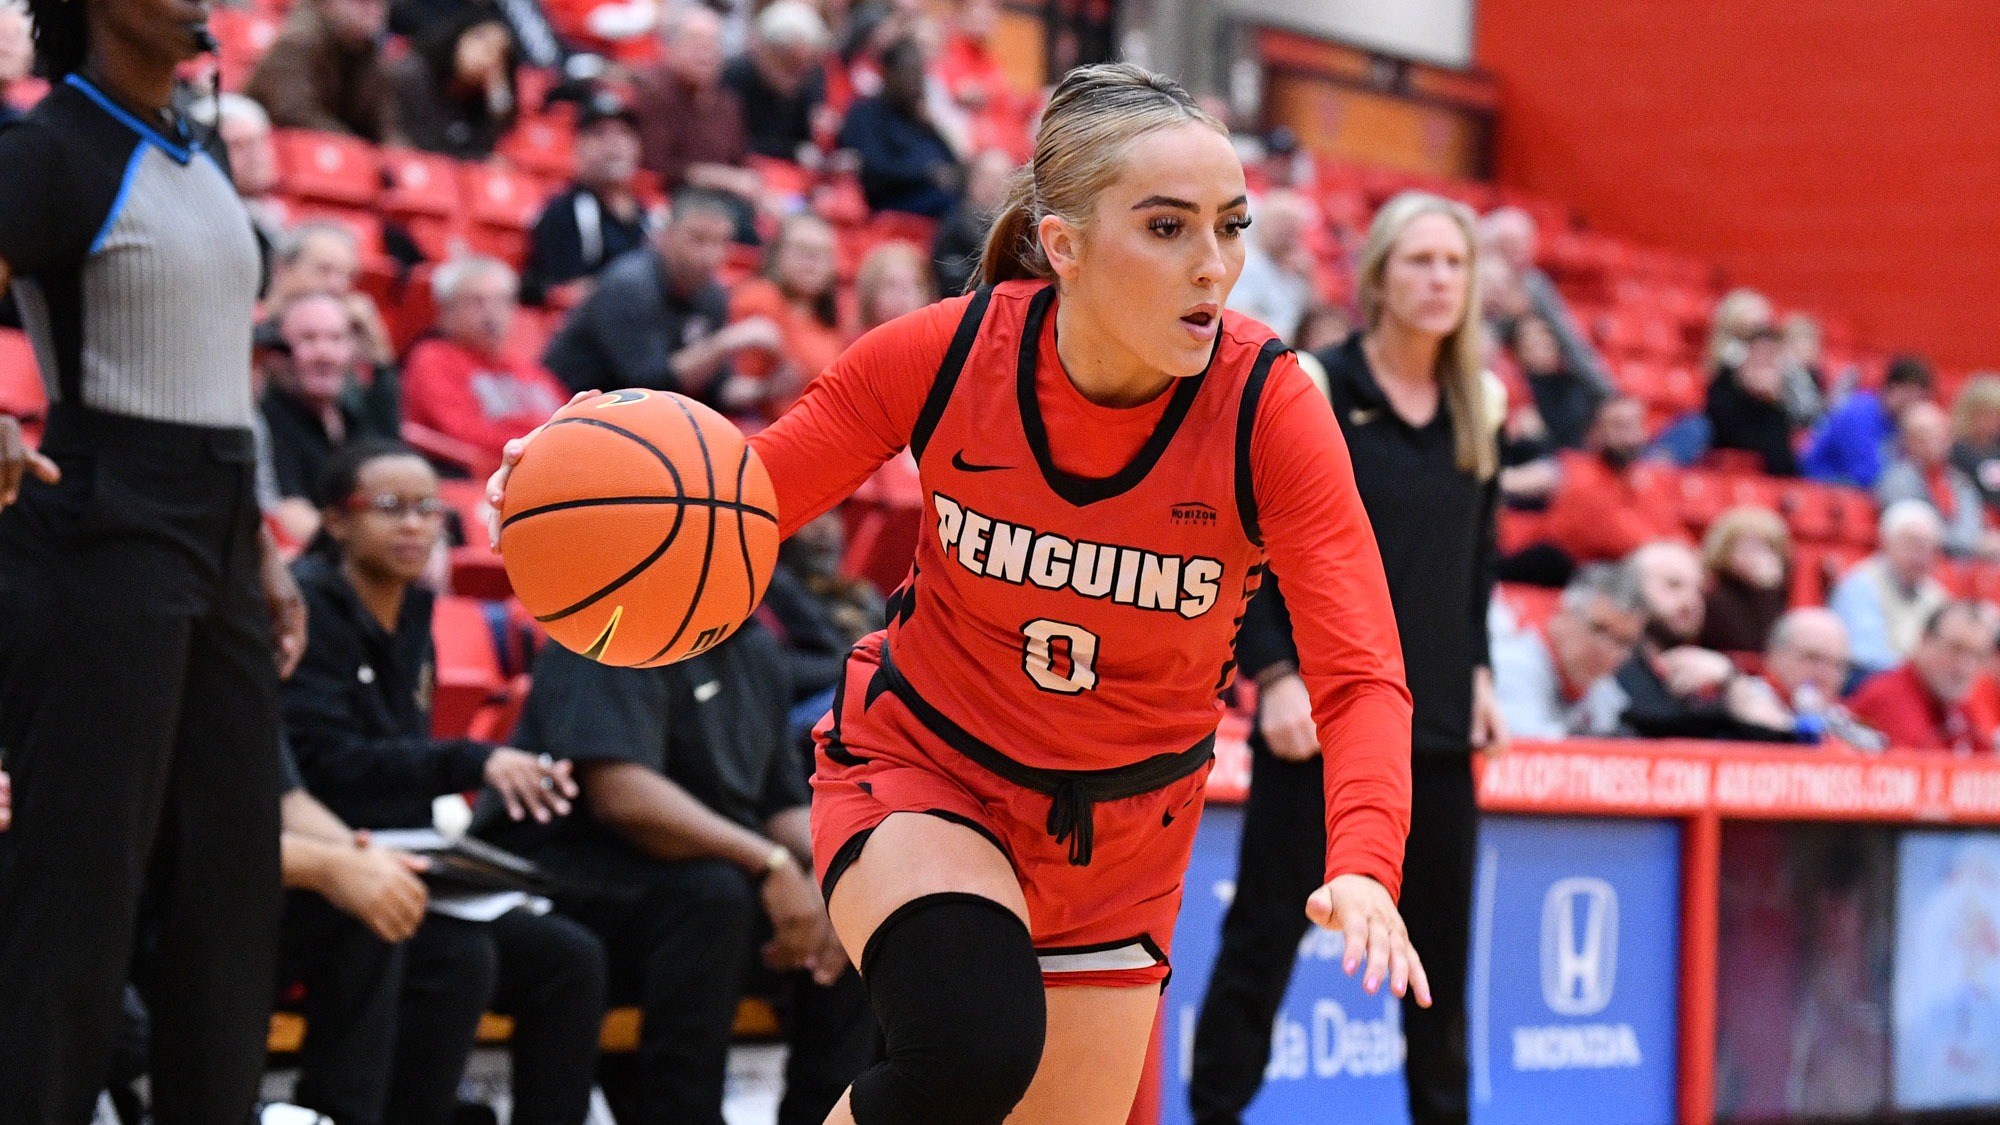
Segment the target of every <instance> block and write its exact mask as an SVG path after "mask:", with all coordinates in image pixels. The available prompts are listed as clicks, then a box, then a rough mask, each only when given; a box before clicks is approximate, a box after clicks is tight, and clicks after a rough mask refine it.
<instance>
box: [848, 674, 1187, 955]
mask: <svg viewBox="0 0 2000 1125" xmlns="http://www.w3.org/2000/svg"><path fill="white" fill-rule="evenodd" d="M878 668H879V664H878V663H877V656H876V650H875V648H874V646H873V642H872V641H868V642H864V647H863V648H862V649H857V650H856V652H855V653H854V654H853V655H852V656H850V657H849V658H848V660H847V666H846V668H845V670H844V673H843V675H844V676H845V683H843V684H842V685H841V690H840V691H839V692H838V693H837V694H836V696H835V702H834V706H835V711H834V712H833V713H831V714H829V715H828V716H827V717H826V718H824V719H822V720H821V721H820V724H819V727H818V729H816V730H815V731H814V732H813V737H814V742H815V743H816V752H815V757H816V761H817V769H816V770H815V771H814V775H813V804H812V836H813V858H814V866H815V867H816V869H817V872H818V875H819V879H820V883H821V886H823V887H825V888H826V890H827V893H828V895H829V896H830V895H831V894H832V893H833V888H834V886H835V884H836V883H837V881H838V880H839V878H840V876H841V875H842V874H843V873H844V872H845V871H846V869H847V867H848V865H850V864H852V863H853V862H854V860H855V859H857V858H858V857H859V856H860V854H861V849H862V847H863V845H864V844H865V843H866V841H867V838H868V834H869V833H870V832H872V831H874V829H875V828H876V826H877V825H879V824H881V823H882V821H883V820H885V819H887V818H888V816H889V815H890V814H891V813H900V812H908V813H928V814H930V815H933V816H938V817H942V818H944V819H946V820H950V821H953V822H956V823H959V824H963V825H965V826H967V827H969V828H971V829H973V830H974V831H977V832H979V833H980V834H981V835H983V836H985V837H986V838H987V839H988V840H990V841H992V842H993V845H994V846H995V847H997V848H999V849H1000V852H1001V854H1002V855H1005V856H1006V857H1007V860H1008V862H1009V863H1011V864H1012V865H1013V868H1014V874H1015V876H1016V877H1017V878H1018V879H1019V880H1020V881H1021V889H1022V891H1023V892H1024V893H1025V895H1026V897H1027V902H1028V920H1029V931H1030V933H1031V934H1032V936H1033V939H1034V943H1035V951H1036V953H1037V954H1038V955H1039V956H1040V958H1041V962H1042V979H1043V981H1044V982H1045V983H1046V984H1047V985H1049V986H1051V987H1059V986H1064V985H1071V986H1079V985H1090V986H1096V987H1112V988H1116V987H1129V986H1138V985H1155V986H1160V985H1164V983H1165V981H1166V979H1167V975H1168V970H1169V964H1168V954H1169V952H1170V950H1171V946H1172V943H1173V932H1174V919H1175V917H1176V916H1177V915H1178V914H1179V913H1180V905H1181V883H1182V879H1183V877H1184V876H1185V875H1186V873H1187V865H1188V856H1189V853H1190V851H1191V850H1192V849H1193V847H1194V833H1195V828H1196V826H1197V824H1198V823H1199V822H1200V820H1201V806H1202V792H1203V788H1204V786H1205V785H1206V783H1207V780H1208V767H1206V766H1204V767H1203V768H1201V769H1200V770H1198V771H1196V772H1195V773H1192V774H1190V775H1188V776H1187V777H1184V778H1182V779H1181V780H1179V781H1176V782H1173V783H1171V784H1169V785H1167V786H1165V787H1164V788H1161V789H1156V790H1154V791H1152V792H1149V793H1143V794H1140V795H1139V796H1136V797H1128V798H1125V799H1122V800H1115V801H1103V802H1100V803H1098V804H1097V805H1096V807H1095V814H1094V815H1095V817H1096V823H1095V842H1094V847H1093V849H1092V855H1091V861H1090V863H1089V864H1088V865H1087V866H1081V867H1078V866H1072V865H1071V864H1070V861H1069V851H1070V849H1069V846H1068V845H1067V844H1062V843H1057V842H1056V840H1055V839H1054V838H1053V837H1051V836H1050V834H1049V830H1048V821H1049V804H1050V798H1049V797H1047V796H1045V795H1043V794H1042V793H1039V792H1036V791H1035V790H1033V789H1027V788H1023V787H1021V786H1019V785H1015V784H1013V783H1011V782H1008V781H1006V780H1003V779H1002V778H1000V777H998V776H997V775H995V774H993V773H990V772H988V771H987V770H985V769H984V768H982V767H980V766H979V765H977V764H976V763H974V762H973V761H972V760H971V759H969V758H967V757H965V756H964V755H963V754H961V753H959V752H958V751H956V750H954V749H953V748H952V747H951V746H949V745H947V744H946V743H945V742H944V741H943V740H942V739H941V738H939V737H938V736H937V735H935V734H933V733H932V732H931V731H930V730H929V729H928V728H926V727H925V726H924V725H923V724H922V723H921V722H919V721H918V720H917V718H916V717H915V716H914V715H912V714H911V712H910V710H909V708H908V707H907V706H905V705H904V704H903V702H902V701H901V700H899V699H898V698H897V697H896V695H895V694H894V693H892V692H888V691H880V692H874V693H871V692H870V691H869V684H870V681H871V680H872V679H873V678H874V676H875V674H876V672H877V669H878ZM871 694H873V696H874V698H873V699H872V701H871V700H870V698H869V697H870V695H871ZM836 723H837V725H838V740H837V741H835V740H834V739H832V738H831V737H830V733H831V732H832V731H834V729H835V727H836Z"/></svg>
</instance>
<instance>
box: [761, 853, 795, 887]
mask: <svg viewBox="0 0 2000 1125" xmlns="http://www.w3.org/2000/svg"><path fill="white" fill-rule="evenodd" d="M797 862H798V861H797V860H794V859H793V858H792V849H790V848H788V847H786V846H785V845H783V844H772V845H771V854H770V855H769V856H767V857H765V859H764V870H763V872H762V873H761V874H759V875H758V877H757V880H758V882H763V881H764V880H765V879H769V878H770V877H771V876H773V875H776V874H777V873H778V872H780V871H783V870H784V869H785V868H787V867H790V866H792V865H793V864H795V863H797Z"/></svg>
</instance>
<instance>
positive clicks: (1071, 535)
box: [750, 281, 1410, 892]
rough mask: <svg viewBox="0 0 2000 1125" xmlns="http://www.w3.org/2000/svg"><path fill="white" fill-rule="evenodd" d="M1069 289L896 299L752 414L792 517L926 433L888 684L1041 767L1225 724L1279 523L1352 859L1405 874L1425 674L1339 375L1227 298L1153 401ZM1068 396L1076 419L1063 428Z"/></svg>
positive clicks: (961, 730)
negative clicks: (1185, 369)
mask: <svg viewBox="0 0 2000 1125" xmlns="http://www.w3.org/2000/svg"><path fill="white" fill-rule="evenodd" d="M1056 302H1057V297H1056V291H1055V289H1054V287H1052V286H1050V285H1048V284H1046V283H1044V282H1038V281H1019V282H1008V283H1004V284H1001V285H999V286H996V287H995V288H993V289H992V290H991V291H990V292H988V293H982V294H980V295H976V296H973V297H970V298H956V299H953V300H950V301H946V302H943V303H941V304H938V305H933V306H931V307H929V308H927V309H924V310H922V311H920V312H917V313H912V314H910V315H909V316H906V317H902V318H899V319H898V320H895V321H892V322H890V323H888V324H886V325H883V326H881V327H879V328H877V329H875V330H873V331H872V332H870V333H869V334H868V335H867V336H864V337H863V338H862V339H861V340H860V341H859V342H857V343H856V344H855V345H854V346H853V347H852V348H850V349H849V350H848V351H847V352H846V353H845V354H844V355H842V357H841V358H840V360H839V361H838V362H836V363H835V364H834V366H833V367H832V368H830V369H828V371H827V372H826V373H825V374H824V375H822V376H821V377H820V378H818V379H816V380H814V381H813V383H812V384H811V385H810V386H808V388H807V390H806V393H805V394H804V396H803V397H802V398H801V399H800V401H799V402H798V403H797V404H796V405H795V406H794V407H793V408H792V409H791V410H790V411H788V412H787V413H786V414H785V415H784V416H783V417H781V418H779V419H778V420H777V421H776V422H775V423H773V424H772V426H771V427H770V428H769V429H767V430H765V431H763V432H761V433H758V434H756V435H753V436H752V437H751V439H750V442H751V445H752V447H753V448H755V449H756V450H757V452H758V454H759V455H760V457H761V458H762V460H763V461H764V465H765V467H766V469H767V470H769V472H770V475H771V481H772V485H773V487H774V488H775V489H776V491H777V495H778V505H779V516H780V529H781V531H782V532H783V533H784V534H786V535H790V534H791V533H793V532H795V531H797V530H798V529H799V528H800V527H802V526H803V525H804V524H806V523H807V522H809V521H811V520H812V519H813V518H815V517H816V516H818V515H819V514H820V513H822V512H824V511H826V510H828V509H829V508H831V507H832V506H833V505H834V504H835V503H837V502H838V501H840V500H841V499H843V498H845V497H846V496H848V495H849V494H851V493H852V492H853V491H854V489H855V488H856V487H857V486H858V485H859V484H860V483H861V482H862V481H863V480H864V479H866V478H867V476H868V475H869V474H870V473H872V472H874V471H875V470H876V469H877V468H878V467H879V466H880V465H881V464H882V463H883V462H884V461H887V460H888V459H889V458H891V457H893V456H895V455H896V453H897V452H898V451H900V450H901V449H903V448H904V447H905V446H907V447H908V448H909V449H910V451H911V452H912V453H913V454H914V455H915V456H916V457H917V460H918V467H919V470H920V472H919V476H920V479H921V483H922V493H923V498H924V509H923V515H922V519H923V526H922V529H921V534H920V535H919V541H918V547H917V552H916V559H915V565H914V566H913V567H912V570H911V573H910V577H909V579H908V580H907V581H906V582H905V583H904V584H903V586H902V587H901V588H899V589H898V590H897V591H896V593H895V595H894V596H893V597H892V598H891V600H890V607H889V608H890V623H889V628H888V631H887V647H888V649H889V651H890V652H891V653H892V654H893V663H894V667H895V670H896V672H898V673H900V676H891V677H888V679H887V681H886V682H884V681H882V680H880V679H877V680H873V681H871V687H870V690H871V691H873V690H875V689H876V685H878V684H880V685H881V686H883V687H885V688H895V690H896V691H897V694H898V696H899V697H902V698H904V701H905V702H906V703H907V702H909V700H910V699H911V698H914V699H916V700H917V704H916V705H913V706H912V707H911V710H912V711H915V712H917V713H918V715H919V717H920V718H922V721H923V722H924V724H925V725H926V726H928V727H931V728H932V730H933V731H934V732H941V733H942V728H957V734H959V735H964V736H970V739H971V740H976V741H977V742H978V743H983V744H984V745H985V746H986V747H990V748H991V749H993V750H997V751H998V752H1000V753H1001V754H1003V755H1005V756H1006V757H1008V758H1012V759H1014V761H1015V762H1017V763H1020V764H1022V765H1026V766H1031V767H1037V768H1042V769H1061V770H1105V769H1111V768H1115V767H1120V766H1128V765H1132V764H1133V763H1136V762H1139V761H1141V760H1143V759H1147V758H1153V757H1157V756H1160V755H1169V754H1180V753H1181V752H1182V751H1188V750H1190V749H1191V748H1194V747H1195V746H1196V744H1197V743H1200V742H1201V741H1203V740H1204V739H1207V738H1210V737H1212V736H1213V734H1214V732H1215V728H1216V723H1217V720H1218V718H1219V714H1220V704H1219V702H1218V700H1217V693H1218V691H1219V690H1220V689H1221V688H1222V687H1223V686H1225V685H1226V684H1227V683H1228V682H1229V679H1230V676H1231V674H1232V672H1233V664H1232V658H1233V645H1234V639H1235V633H1236V629H1237V625H1238V622H1239V620H1240V618H1241V616H1242V614H1243V609H1244V606H1245V603H1246V602H1247V601H1248V597H1249V594H1250V593H1251V592H1252V591H1254V590H1255V589H1256V587H1257V585H1258V584H1259V582H1260V580H1261V578H1262V574H1263V567H1264V558H1265V549H1264V545H1265V544H1266V543H1268V544H1269V548H1270V553H1271V557H1272V560H1273V562H1274V564H1275V565H1276V567H1277V569H1278V570H1279V572H1280V573H1282V574H1285V575H1286V576H1287V588H1286V596H1287V601H1288V602H1289V603H1290V604H1291V607H1292V622H1293V629H1294V635H1295V639H1296V642H1297V648H1298V652H1299V664H1300V671H1301V674H1302V676H1303V677H1304V679H1305V683H1306V686H1307V689H1308V691H1309V692H1310V694H1311V696H1312V700H1313V713H1314V719H1315V722H1316V725H1317V727H1318V729H1319V733H1320V740H1321V745H1322V746H1323V747H1324V748H1325V750H1326V754H1325V767H1326V786H1327V821H1328V824H1327V827H1328V872H1329V877H1331V875H1333V874H1338V873H1340V872H1342V871H1360V872H1364V873H1366V874H1369V875H1371V876H1373V877H1375V878H1377V879H1379V880H1381V881H1382V882H1383V884H1384V885H1385V886H1388V887H1389V888H1390V889H1391V891H1392V892H1393V891H1394V890H1395V888H1396V886H1397V885H1398V881H1399V879H1398V876H1399V874H1400V867H1401V859H1402V843H1403V837H1404V835H1405V834H1406V833H1407V831H1408V826H1409V825H1408V817H1407V809H1408V807H1409V745H1410V743H1409V710H1410V704H1409V694H1408V692H1407V690H1406V689H1405V688H1404V687H1403V675H1402V661H1401V646H1400V643H1399V642H1398V640H1397V638H1396V631H1395V618H1394V616H1393V613H1392V610H1391V608H1390V605H1389V599H1388V588H1387V584H1386V582H1385V581H1384V580H1383V577H1382V566H1381V561H1380V558H1379V556H1378V555H1377V554H1376V550H1375V543H1374V536H1373V533H1372V532H1371V530H1370V528H1369V526H1368V521H1367V513H1366V511H1365V510H1364V509H1363V508H1362V506H1361V502H1360V498H1359V495H1358V494H1357V493H1356V492H1355V489H1354V480H1353V471H1352V469H1351V467H1350V466H1349V465H1348V463H1347V457H1346V451H1345V448H1344V443H1343V442H1342V441H1341V438H1340V430H1339V427H1338V424H1337V423H1336V422H1335V421H1334V419H1333V417H1332V413H1331V408H1330V407H1329V406H1328V405H1327V401H1326V397H1325V396H1324V395H1323V394H1321V393H1320V392H1319V391H1317V390H1315V389H1314V388H1313V387H1312V385H1311V383H1310V382H1309V381H1308V380H1307V379H1306V377H1305V375H1304V373H1303V372H1302V371H1301V370H1299V368H1298V366H1297V363H1296V361H1295V360H1293V359H1292V358H1291V357H1290V356H1289V354H1288V353H1287V352H1286V350H1285V348H1284V347H1283V345H1282V344H1281V343H1280V342H1279V341H1277V340H1275V339H1273V338H1272V336H1271V333H1270V331H1269V330H1268V329H1266V328H1264V327H1263V326H1262V325H1260V324H1258V323H1257V322H1255V321H1253V320H1250V319H1248V318H1244V317H1240V316H1237V315H1236V314H1233V313H1226V312H1225V313H1224V315H1223V320H1222V324H1221V328H1220V331H1219V332H1218V336H1217V341H1216V346H1215V351H1214V354H1213V356H1212V358H1211V360H1210V363H1209V366H1208V368H1207V369H1206V370H1205V371H1203V372H1202V373H1201V374H1200V375H1198V376H1194V377H1190V378H1187V379H1182V380H1177V381H1176V382H1175V383H1174V385H1173V386H1171V387H1170V388H1169V389H1168V390H1167V391H1166V392H1165V397H1164V399H1163V400H1162V399H1156V400H1155V401H1154V403H1151V404H1148V405H1147V406H1145V407H1141V408H1135V409H1134V410H1131V411H1112V410H1108V408H1104V407H1099V406H1094V405H1091V404H1089V403H1087V402H1085V401H1084V400H1082V398H1081V396H1080V395H1078V394H1077V393H1076V391H1075V388H1074V387H1073V386H1070V385H1069V384H1068V380H1067V377H1066V376H1065V375H1064V373H1063V372H1062V371H1061V370H1060V369H1059V366H1057V365H1059V360H1058V358H1057V356H1056V349H1055V345H1054V341H1053V325H1051V324H1050V323H1049V320H1050V318H1051V317H1052V316H1053V315H1054V312H1053V310H1054V307H1055V305H1056ZM982 305H983V306H984V307H983V308H982V307H981V306H982ZM1040 364H1047V365H1050V366H1051V368H1052V369H1046V370H1043V371H1042V372H1041V375H1040V379H1039V381H1038V379H1037V365H1040ZM1044 395H1046V396H1051V397H1046V398H1045V397H1042V396H1044ZM1045 412H1046V414H1047V415H1048V416H1049V417H1052V418H1057V419H1067V421H1064V422H1062V423H1061V424H1059V425H1058V426H1057V428H1056V429H1055V430H1054V431H1053V432H1051V431H1050V429H1049V427H1048V425H1047V424H1046V423H1045V421H1044V415H1045ZM1154 417H1156V418H1157V419H1158V420H1157V422H1154V423H1152V428H1151V431H1150V433H1149V434H1148V433H1146V432H1145V430H1144V427H1145V425H1146V423H1147V419H1148V418H1154ZM1128 449H1135V450H1136V451H1135V452H1133V453H1132V454H1131V455H1130V456H1129V458H1127V457H1126V456H1125V451H1126V450H1128ZM1063 465H1068V466H1070V468H1071V470H1074V471H1070V472H1066V471H1064V469H1063V468H1062V467H1061V466H1063ZM1085 466H1088V467H1087V468H1085ZM1121 466H1122V467H1121ZM1076 471H1088V472H1092V473H1096V472H1105V473H1108V474H1109V475H1108V476H1104V477H1101V478H1100V477H1086V476H1079V475H1076ZM1294 583H1296V592H1295V590H1294ZM867 650H868V646H863V649H862V650H860V651H858V652H857V658H866V659H872V657H871V656H870V654H869V653H868V651H867ZM886 670H887V669H886V668H885V671H886ZM897 679H900V680H901V681H902V684H903V686H904V687H907V689H908V690H909V693H910V694H909V695H905V693H904V690H903V687H896V685H895V681H896V680H897ZM863 705H864V706H865V705H866V704H865V702H864V704H863ZM925 712H930V713H932V714H931V716H930V717H924V713H925ZM947 740H948V741H952V742H953V744H954V745H958V746H959V747H960V748H961V749H964V748H965V742H964V740H961V739H953V738H948V739H947ZM969 752H970V751H968V753H969Z"/></svg>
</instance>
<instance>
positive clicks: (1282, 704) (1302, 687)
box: [1257, 673, 1319, 762]
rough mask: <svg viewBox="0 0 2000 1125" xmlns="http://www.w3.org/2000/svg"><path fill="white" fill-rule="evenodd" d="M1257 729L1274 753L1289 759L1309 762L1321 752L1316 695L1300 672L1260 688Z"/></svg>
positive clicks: (1281, 677)
mask: <svg viewBox="0 0 2000 1125" xmlns="http://www.w3.org/2000/svg"><path fill="white" fill-rule="evenodd" d="M1257 729H1258V731H1259V732H1261V733H1262V734H1263V735H1264V742H1265V743H1266V744H1267V745H1269V746H1270V747H1271V753H1273V754H1275V755H1277V756H1278V757H1279V758H1282V759H1283V760H1285V761H1287V762H1304V761H1309V760H1311V758H1312V756H1313V755H1315V754H1317V753H1319V728H1318V727H1316V726H1314V725H1313V707H1312V696H1311V695H1310V694H1308V693H1307V691H1306V682H1305V681H1304V680H1302V679H1300V678H1299V676H1298V674H1297V673H1293V674H1292V675H1289V676H1279V677H1278V678H1276V679H1274V680H1272V681H1270V682H1269V683H1267V684H1265V685H1264V686H1263V687H1262V688H1260V689H1259V690H1258V694H1257Z"/></svg>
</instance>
